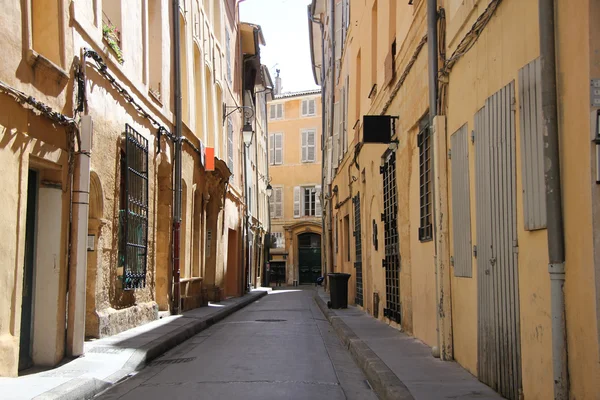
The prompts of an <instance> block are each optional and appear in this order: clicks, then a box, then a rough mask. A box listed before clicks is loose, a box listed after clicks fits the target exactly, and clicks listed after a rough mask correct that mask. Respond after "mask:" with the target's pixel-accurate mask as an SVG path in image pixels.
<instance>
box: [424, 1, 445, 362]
mask: <svg viewBox="0 0 600 400" xmlns="http://www.w3.org/2000/svg"><path fill="white" fill-rule="evenodd" d="M437 16H438V14H437V0H427V50H428V51H427V53H428V63H429V68H428V70H429V71H428V74H429V85H428V87H429V132H430V133H429V135H430V137H432V136H433V133H434V132H435V130H434V121H435V117H436V116H437V114H438V110H437V104H438V102H437V93H438V80H437V74H438V30H437ZM438 134H439V132H438ZM435 145H436V140H432V147H433V146H435ZM433 154H436V151H435V150H434V151H433ZM434 162H435V157H432V158H431V163H432V166H431V171H435V168H434V166H433V163H434ZM432 181H433V179H432ZM435 192H436V191H435V185H432V189H431V194H432V196H433V199H432V200H433V201H432V204H433V207H434V208H435V206H436V204H437V203H436V193H435ZM432 211H433V212H432V215H433V221H432V224H433V236H434V241H433V242H434V253H435V257H434V259H435V261H434V262H435V287H436V296H435V302H436V308H435V324H436V331H437V335H436V339H437V348H433V349H432V354H433V356H434V357H438V358H439V357H440V355H441V354H442V346H441V339H440V335H443V333H442V332H440V309H441V304H440V297H441V296H440V290H439V287H440V286H439V274H440V271H439V262H438V260H439V254H438V245H437V242H438V240H437V239H438V238H437V235H438V230H437V221H436V218H435V215H436V213H435V211H434V210H432Z"/></svg>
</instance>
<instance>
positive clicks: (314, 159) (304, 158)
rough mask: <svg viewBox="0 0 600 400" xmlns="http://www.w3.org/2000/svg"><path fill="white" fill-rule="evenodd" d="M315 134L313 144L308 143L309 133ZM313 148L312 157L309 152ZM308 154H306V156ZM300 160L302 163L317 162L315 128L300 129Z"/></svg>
mask: <svg viewBox="0 0 600 400" xmlns="http://www.w3.org/2000/svg"><path fill="white" fill-rule="evenodd" d="M311 133H312V135H313V144H312V145H310V144H309V143H308V138H309V136H308V135H309V134H311ZM305 135H306V140H305ZM305 148H306V152H305ZM311 148H312V149H313V156H312V159H310V158H309V157H308V153H309V150H310V149H311ZM305 154H306V156H305ZM300 161H301V162H302V163H306V164H308V163H315V162H317V130H316V129H315V128H310V129H302V130H301V131H300Z"/></svg>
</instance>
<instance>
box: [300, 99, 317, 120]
mask: <svg viewBox="0 0 600 400" xmlns="http://www.w3.org/2000/svg"><path fill="white" fill-rule="evenodd" d="M305 104H306V112H305V111H304V105H305ZM311 104H312V105H313V112H312V113H311V112H310V105H311ZM316 115H317V100H316V99H303V100H302V103H301V104H300V116H302V117H314V116H316Z"/></svg>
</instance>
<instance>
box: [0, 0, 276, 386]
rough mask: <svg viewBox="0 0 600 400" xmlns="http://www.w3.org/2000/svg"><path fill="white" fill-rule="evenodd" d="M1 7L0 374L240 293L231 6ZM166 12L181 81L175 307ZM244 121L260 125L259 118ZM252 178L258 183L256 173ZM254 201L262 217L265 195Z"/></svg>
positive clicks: (242, 198) (237, 102) (238, 123)
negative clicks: (1, 195)
mask: <svg viewBox="0 0 600 400" xmlns="http://www.w3.org/2000/svg"><path fill="white" fill-rule="evenodd" d="M1 5H2V9H3V10H4V11H3V13H2V16H1V17H0V20H1V21H2V24H1V26H0V33H1V34H2V36H3V37H4V38H5V39H6V40H4V41H3V42H2V44H0V49H1V50H2V52H1V54H2V62H1V63H0V65H1V66H2V67H1V69H0V82H1V84H0V103H2V106H1V107H0V110H2V111H0V126H1V128H0V131H1V136H0V159H1V160H2V162H1V163H0V164H1V165H2V167H0V168H1V169H2V172H3V174H2V176H3V181H2V187H3V188H4V190H5V194H6V196H5V198H6V202H5V205H4V207H3V211H2V212H1V213H0V221H2V224H1V225H2V229H3V234H2V237H3V238H4V241H3V242H4V243H5V245H3V246H1V247H0V260H2V262H1V263H0V265H2V267H0V276H2V277H3V278H2V280H1V282H2V286H1V289H2V293H4V295H2V296H0V309H2V310H3V311H1V312H0V321H1V322H0V376H15V375H17V374H18V373H19V370H22V369H25V368H27V367H29V366H31V365H36V366H53V365H56V364H57V363H59V362H60V361H61V360H62V359H63V357H65V356H66V355H68V356H77V355H80V354H82V352H83V343H84V338H86V337H91V338H97V337H104V336H109V335H113V334H115V333H118V332H120V331H123V330H125V329H128V328H131V327H133V326H136V325H140V324H143V323H145V322H148V321H151V320H154V319H156V318H158V315H159V312H179V311H181V310H187V309H191V308H195V307H199V306H201V305H203V304H205V303H206V302H207V301H209V300H212V301H219V300H220V299H222V298H224V297H227V296H239V295H241V294H243V293H244V292H245V291H246V290H247V285H246V281H247V278H246V276H247V272H246V271H245V269H244V264H243V260H244V251H245V249H246V248H247V246H246V245H245V242H244V241H245V239H246V236H245V235H244V214H245V210H246V204H247V202H248V198H247V195H246V194H245V186H244V181H245V180H244V172H245V171H244V169H243V168H242V166H243V151H242V150H243V143H242V127H243V125H244V123H245V118H244V114H243V113H242V111H243V109H241V108H239V106H241V105H243V100H242V92H243V90H242V83H243V82H242V75H243V69H242V68H243V62H242V57H243V56H244V55H250V54H252V55H256V54H257V52H258V51H259V50H260V48H259V46H258V44H255V43H254V35H250V36H244V35H243V34H242V32H241V29H240V23H239V11H238V2H237V1H235V0H226V1H223V0H210V1H209V0H204V1H196V0H182V1H180V8H179V10H171V7H172V2H170V1H166V0H160V1H159V0H157V1H147V0H139V1H119V0H102V1H92V0H84V1H70V0H57V1H42V2H32V1H25V2H22V3H19V2H15V1H3V2H2V3H1ZM171 15H176V16H178V18H179V23H180V29H179V34H180V35H179V36H180V41H179V48H180V55H181V69H180V72H181V77H182V120H183V121H182V148H183V152H182V153H183V155H182V161H183V162H182V193H181V194H182V195H181V199H182V202H181V215H182V219H181V224H180V235H179V237H180V242H179V244H180V275H181V278H180V284H179V286H180V298H175V296H174V293H176V292H175V291H174V278H173V253H172V249H173V245H174V240H175V238H176V235H174V231H175V227H176V226H177V224H174V218H173V215H174V210H173V207H174V188H175V187H176V186H175V182H174V175H173V165H174V147H175V146H174V141H175V140H177V139H176V137H175V136H174V135H175V117H174V106H173V104H174V86H173V79H172V76H173V51H174V46H173V44H174V35H173V25H172V19H171ZM253 29H255V30H260V27H255V28H253ZM247 47H250V48H251V49H252V50H251V51H246V50H245V49H246V48H247ZM267 75H268V73H267ZM251 84H252V85H254V84H256V85H257V86H256V88H255V87H251V88H249V89H250V91H252V92H254V91H255V90H258V89H260V87H261V86H260V84H261V83H260V82H252V83H251ZM251 106H252V107H255V106H256V105H255V104H252V105H251ZM48 107H50V108H48ZM227 114H229V115H227ZM253 118H254V120H256V122H255V123H256V125H257V126H266V122H265V121H264V113H263V114H258V115H257V117H253ZM263 136H264V135H263ZM263 148H266V147H265V145H263ZM263 152H266V150H263ZM257 171H258V172H259V173H261V174H263V175H266V163H265V164H263V165H260V166H258V167H257ZM255 204H257V207H259V208H262V209H263V210H266V209H267V201H266V199H265V198H264V197H263V198H262V200H261V198H259V199H258V201H257V202H256V203H255ZM263 212H264V213H266V211H263ZM69 250H70V254H69Z"/></svg>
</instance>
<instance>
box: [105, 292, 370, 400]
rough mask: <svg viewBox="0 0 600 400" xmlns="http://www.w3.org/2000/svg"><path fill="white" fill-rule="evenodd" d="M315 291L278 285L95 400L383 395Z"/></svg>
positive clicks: (335, 399)
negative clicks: (322, 308)
mask: <svg viewBox="0 0 600 400" xmlns="http://www.w3.org/2000/svg"><path fill="white" fill-rule="evenodd" d="M313 295H314V291H313V289H312V288H310V287H306V288H304V289H302V287H300V288H284V289H282V290H276V291H273V292H271V293H270V294H269V295H268V296H265V297H263V298H261V299H260V300H258V301H257V302H255V303H253V304H251V305H249V306H247V307H246V308H244V309H242V310H240V311H238V312H236V313H234V314H233V315H231V316H229V317H228V318H226V319H224V320H223V321H221V322H219V323H217V324H215V325H213V326H212V327H210V328H209V329H207V330H205V331H203V332H200V333H199V334H198V335H196V336H194V337H192V338H190V339H189V340H187V341H186V342H184V343H182V344H181V345H179V346H177V347H175V348H174V349H172V350H170V351H169V352H167V353H165V354H164V355H163V356H162V357H160V358H157V359H156V360H154V361H153V362H152V363H151V364H150V365H148V366H147V367H146V368H144V369H143V370H142V371H139V372H138V373H137V374H136V375H135V376H132V377H131V378H129V379H128V380H126V381H123V382H121V383H120V384H118V385H116V386H114V387H113V388H111V389H109V390H108V391H106V392H104V393H102V394H100V395H99V396H97V397H96V398H97V399H102V400H109V399H111V400H112V399H143V400H152V399H166V400H175V399H248V400H252V399H260V400H265V399H311V400H313V399H314V400H320V399H323V400H342V399H360V400H371V399H376V398H377V397H376V395H375V393H374V392H373V391H372V390H371V388H370V386H369V384H368V382H367V380H366V378H365V376H364V374H363V373H362V371H361V370H360V368H359V367H358V366H357V365H356V364H355V363H354V361H353V360H352V357H351V355H350V354H349V352H348V350H347V349H345V348H344V347H343V346H342V344H341V342H340V341H339V339H338V338H337V336H336V335H335V332H334V331H333V329H332V327H331V325H330V324H329V322H328V321H327V320H326V319H325V317H324V316H323V314H322V313H321V311H320V310H319V308H318V307H317V305H316V303H315V302H314V300H313Z"/></svg>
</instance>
